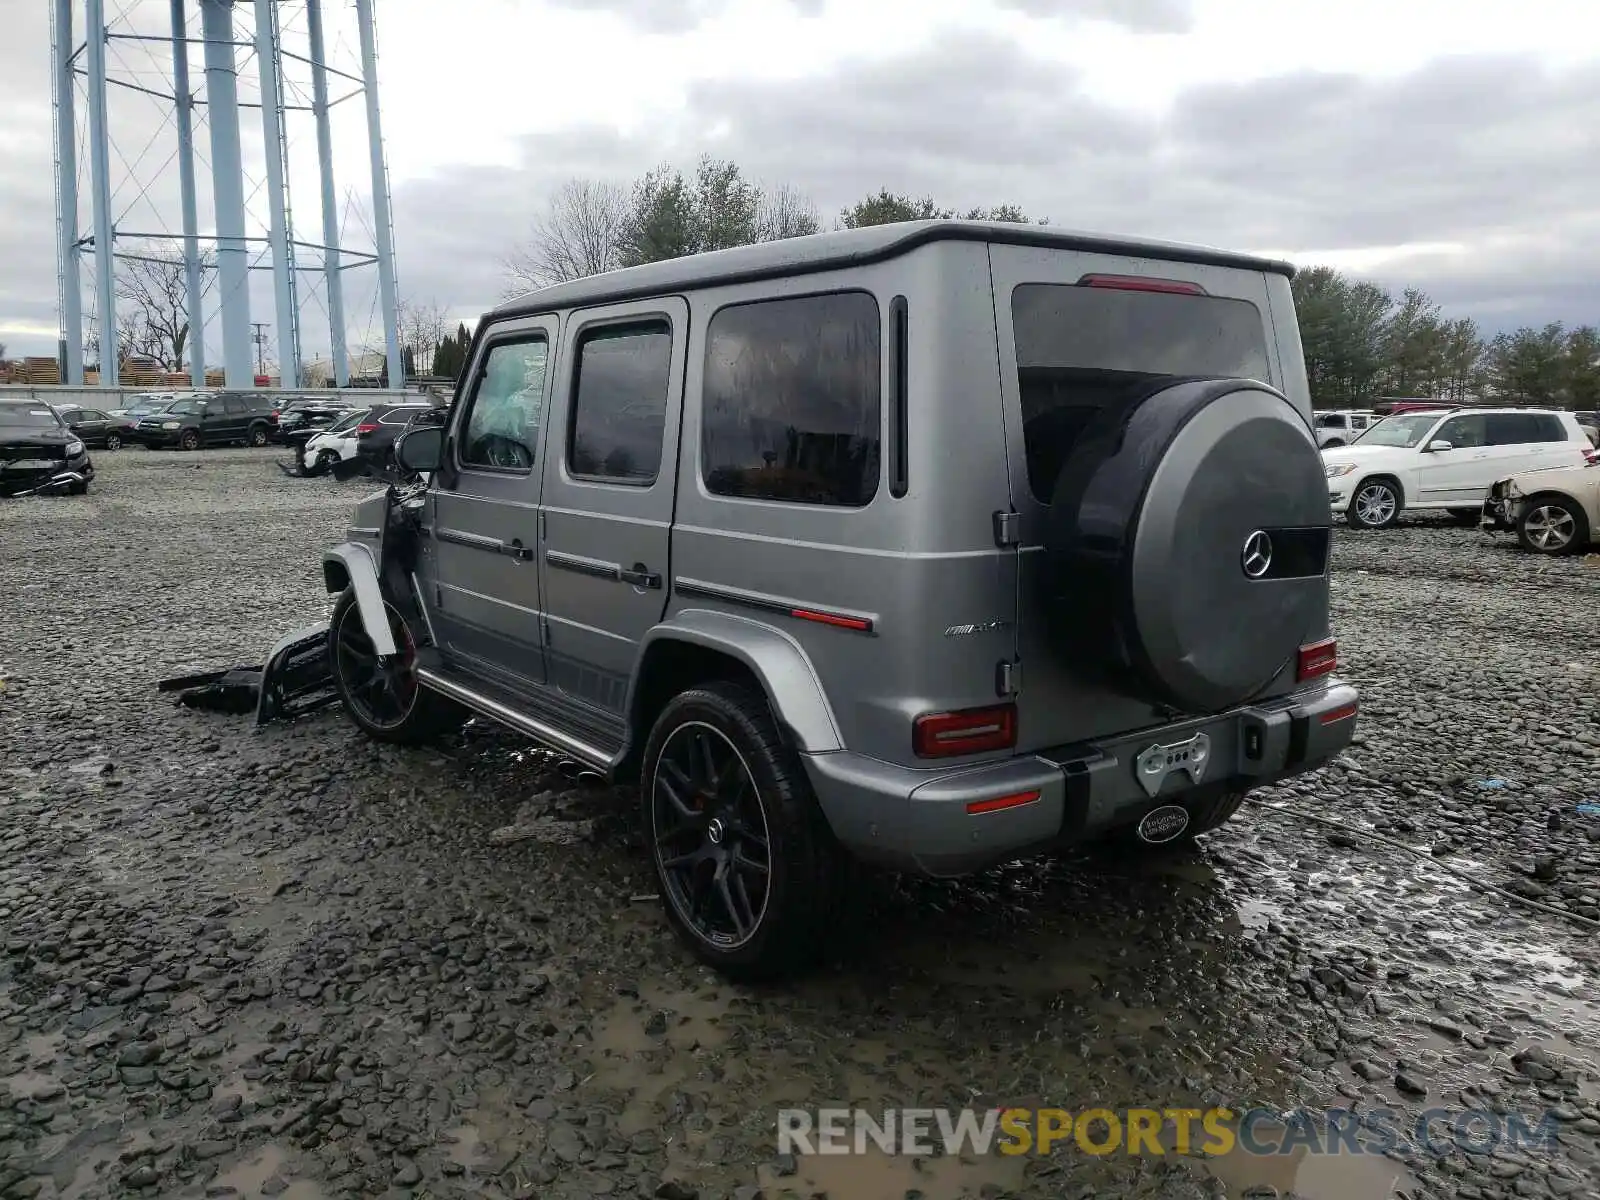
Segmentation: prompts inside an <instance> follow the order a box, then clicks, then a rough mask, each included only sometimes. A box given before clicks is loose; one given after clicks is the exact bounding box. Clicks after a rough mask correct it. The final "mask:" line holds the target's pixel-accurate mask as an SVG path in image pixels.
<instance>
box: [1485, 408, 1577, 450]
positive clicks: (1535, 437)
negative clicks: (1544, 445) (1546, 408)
mask: <svg viewBox="0 0 1600 1200" xmlns="http://www.w3.org/2000/svg"><path fill="white" fill-rule="evenodd" d="M1486 419H1487V421H1488V423H1489V445H1491V446H1526V445H1529V444H1537V443H1540V442H1564V441H1566V440H1567V431H1566V429H1565V428H1564V427H1563V426H1562V424H1561V418H1560V417H1558V416H1555V415H1554V414H1552V413H1491V414H1489V416H1488V417H1487V418H1486Z"/></svg>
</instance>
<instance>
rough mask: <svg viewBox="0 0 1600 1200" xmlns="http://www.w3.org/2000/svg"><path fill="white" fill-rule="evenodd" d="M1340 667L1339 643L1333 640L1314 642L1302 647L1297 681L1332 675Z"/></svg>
mask: <svg viewBox="0 0 1600 1200" xmlns="http://www.w3.org/2000/svg"><path fill="white" fill-rule="evenodd" d="M1338 666H1339V643H1338V642H1337V641H1335V640H1334V639H1333V638H1325V639H1323V640H1322V641H1320V642H1312V643H1311V645H1309V646H1301V647H1300V657H1299V660H1298V661H1297V662H1296V664H1295V671H1294V677H1295V678H1296V679H1316V678H1319V677H1320V676H1323V675H1330V674H1332V673H1333V672H1334V671H1335V670H1336V669H1338Z"/></svg>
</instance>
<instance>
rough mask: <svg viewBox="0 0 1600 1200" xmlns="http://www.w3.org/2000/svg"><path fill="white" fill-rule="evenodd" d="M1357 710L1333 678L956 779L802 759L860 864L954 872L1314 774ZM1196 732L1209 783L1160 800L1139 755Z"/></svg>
mask: <svg viewBox="0 0 1600 1200" xmlns="http://www.w3.org/2000/svg"><path fill="white" fill-rule="evenodd" d="M1358 703H1359V700H1358V693H1357V692H1356V689H1355V688H1353V687H1351V686H1350V685H1349V684H1346V683H1343V682H1341V681H1339V680H1329V681H1328V682H1327V683H1326V684H1325V685H1324V686H1322V687H1319V688H1316V689H1314V690H1311V691H1306V692H1301V693H1298V694H1296V695H1293V696H1286V697H1282V698H1281V699H1278V700H1274V701H1271V702H1268V703H1265V704H1261V705H1251V706H1247V707H1244V708H1239V709H1234V710H1232V711H1230V712H1227V713H1223V714H1221V715H1219V716H1214V717H1205V718H1200V719H1196V720H1193V721H1186V722H1182V723H1178V724H1174V725H1169V726H1163V727H1160V728H1157V729H1146V730H1143V731H1141V732H1140V733H1138V734H1132V735H1123V736H1119V737H1114V738H1108V739H1103V740H1101V741H1099V742H1096V743H1092V744H1088V745H1080V746H1076V747H1073V748H1071V749H1070V750H1068V751H1064V752H1062V753H1060V754H1055V753H1047V754H1028V755H1018V756H1017V757H1015V758H1011V759H1006V760H1003V761H1000V762H991V763H984V764H982V765H980V766H975V767H969V768H966V769H964V770H957V771H948V772H933V771H926V770H914V769H911V768H907V767H901V766H897V765H895V764H892V763H885V762H882V761H881V760H878V759H873V758H868V757H866V756H865V755H860V754H853V753H851V752H849V751H839V752H835V753H827V754H807V755H802V761H803V762H804V763H805V767H806V771H807V774H808V775H809V776H810V779H811V784H812V787H813V789H814V790H815V791H816V794H817V799H818V802H819V803H820V804H821V806H822V810H823V812H824V814H825V815H826V816H827V818H828V822H829V824H830V825H831V826H832V828H833V832H834V834H835V836H837V837H838V838H839V840H840V841H841V842H842V843H843V844H844V846H845V847H846V848H847V849H849V850H850V851H851V852H852V853H854V854H855V855H856V856H857V857H859V858H862V859H864V860H867V861H870V862H875V863H879V864H882V865H884V866H888V867H892V868H895V869H898V870H904V871H911V872H914V873H917V874H922V875H933V876H955V875H964V874H967V873H969V872H971V871H976V870H981V869H983V868H985V867H989V866H993V865H995V864H997V863H1001V862H1006V861H1008V860H1010V859H1013V858H1020V857H1025V856H1027V855H1028V854H1030V853H1035V852H1039V851H1043V850H1046V849H1049V848H1052V847H1055V846H1061V845H1069V844H1072V843H1074V842H1080V841H1088V840H1092V839H1094V838H1096V837H1099V836H1101V835H1103V834H1105V833H1108V832H1110V831H1112V830H1115V829H1117V828H1119V827H1122V826H1127V825H1132V824H1134V823H1136V822H1138V821H1139V820H1140V819H1141V818H1142V817H1143V816H1144V815H1145V814H1146V813H1148V812H1150V811H1151V810H1153V809H1155V808H1158V807H1163V806H1166V805H1173V804H1178V805H1183V804H1186V803H1188V802H1192V801H1194V800H1197V799H1199V798H1201V797H1205V796H1214V795H1216V794H1218V793H1219V792H1226V791H1234V792H1240V791H1245V790H1248V789H1250V788H1254V787H1260V786H1262V785H1264V784H1268V783H1272V782H1274V781H1276V780H1279V779H1283V778H1286V777H1288V776H1291V775H1297V774H1300V773H1302V772H1304V771H1311V770H1315V769H1316V768H1317V767H1319V766H1322V765H1323V764H1324V763H1326V762H1327V761H1328V760H1329V759H1330V758H1332V757H1333V756H1334V755H1336V754H1338V753H1339V752H1340V751H1342V750H1343V749H1344V748H1345V747H1346V746H1348V745H1349V744H1350V738H1351V735H1352V734H1353V733H1354V730H1355V723H1356V715H1357V707H1358ZM1197 733H1204V734H1206V736H1207V738H1208V739H1209V743H1210V751H1209V757H1208V759H1207V762H1206V764H1205V768H1204V770H1203V771H1202V772H1201V777H1200V779H1199V780H1198V781H1195V780H1194V779H1192V777H1191V776H1190V775H1188V774H1187V773H1186V772H1185V771H1184V770H1181V769H1180V770H1177V771H1174V772H1172V773H1170V774H1168V776H1167V778H1166V780H1165V782H1164V784H1162V785H1161V788H1160V791H1159V792H1158V794H1157V795H1156V796H1154V797H1152V796H1151V795H1149V794H1148V792H1147V791H1146V790H1145V788H1144V787H1142V786H1141V784H1140V781H1139V778H1138V775H1137V770H1136V767H1135V760H1136V759H1138V758H1139V757H1140V755H1141V754H1143V753H1144V752H1146V751H1147V750H1150V749H1151V748H1152V747H1155V746H1167V745H1171V744H1173V743H1177V742H1183V741H1185V740H1187V739H1189V738H1192V737H1193V736H1194V735H1195V734H1197ZM972 806H978V811H973V807H972Z"/></svg>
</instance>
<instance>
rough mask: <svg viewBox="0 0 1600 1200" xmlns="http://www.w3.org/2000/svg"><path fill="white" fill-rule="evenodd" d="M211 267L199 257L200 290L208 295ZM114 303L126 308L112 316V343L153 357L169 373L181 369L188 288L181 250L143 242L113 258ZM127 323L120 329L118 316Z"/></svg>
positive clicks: (209, 259) (207, 257) (207, 258)
mask: <svg viewBox="0 0 1600 1200" xmlns="http://www.w3.org/2000/svg"><path fill="white" fill-rule="evenodd" d="M215 267H216V262H215V259H214V256H213V255H212V253H211V252H210V251H209V250H204V251H201V254H200V279H201V284H200V290H201V292H202V293H205V292H207V291H209V290H210V288H211V284H212V282H213V281H214V280H215V278H216V270H215ZM117 299H118V300H121V301H123V302H125V303H126V304H128V305H130V306H131V309H124V310H122V311H119V313H118V314H117V333H118V338H117V341H118V343H119V349H121V351H122V353H123V354H124V356H126V355H127V354H129V353H133V354H140V355H143V356H145V357H149V358H153V359H155V360H156V361H157V362H158V363H160V364H161V365H162V366H163V367H164V368H165V369H167V370H169V371H181V370H182V369H183V363H184V355H185V352H186V351H187V350H188V348H189V333H190V329H189V283H188V278H187V276H186V274H185V272H184V263H183V249H182V247H181V246H180V245H177V244H176V243H161V242H154V243H144V244H142V245H139V246H137V247H136V248H134V249H132V250H130V251H129V252H128V253H127V254H126V255H119V256H118V266H117ZM124 315H127V316H129V317H130V318H131V324H129V325H126V326H125V325H124V322H123V317H124Z"/></svg>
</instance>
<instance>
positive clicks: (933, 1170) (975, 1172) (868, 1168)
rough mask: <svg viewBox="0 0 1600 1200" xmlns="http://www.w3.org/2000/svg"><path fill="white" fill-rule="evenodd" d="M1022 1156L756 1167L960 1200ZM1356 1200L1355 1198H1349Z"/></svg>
mask: <svg viewBox="0 0 1600 1200" xmlns="http://www.w3.org/2000/svg"><path fill="white" fill-rule="evenodd" d="M1023 1166H1024V1159H1022V1158H1021V1157H1017V1158H1002V1157H1000V1156H999V1155H987V1156H984V1157H981V1158H974V1159H972V1160H971V1161H968V1160H966V1159H962V1158H946V1157H943V1156H941V1157H938V1158H913V1157H910V1156H908V1155H890V1154H885V1153H883V1152H882V1151H881V1150H879V1149H878V1148H877V1147H876V1146H870V1145H869V1146H868V1147H867V1153H865V1154H816V1155H805V1156H803V1157H801V1158H800V1160H799V1170H798V1171H797V1172H796V1173H795V1174H794V1175H791V1176H787V1177H784V1176H779V1175H777V1174H776V1173H775V1172H774V1171H773V1169H772V1167H771V1166H770V1165H766V1166H762V1167H760V1168H759V1176H758V1177H759V1181H760V1184H761V1186H762V1187H763V1188H765V1189H767V1192H768V1194H769V1195H773V1194H776V1193H779V1192H781V1191H783V1190H784V1189H788V1190H790V1191H792V1192H798V1193H799V1194H800V1195H802V1196H812V1195H816V1194H818V1193H821V1194H824V1195H827V1196H842V1197H848V1198H849V1200H905V1197H906V1196H921V1197H923V1200H963V1198H965V1197H975V1196H978V1195H980V1194H981V1189H982V1188H983V1187H984V1186H985V1185H986V1184H987V1185H992V1186H994V1187H998V1188H999V1189H1000V1190H1001V1191H1002V1192H1003V1193H1005V1192H1013V1191H1016V1190H1018V1189H1020V1188H1021V1187H1022V1183H1023ZM1352 1200H1354V1198H1352Z"/></svg>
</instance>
